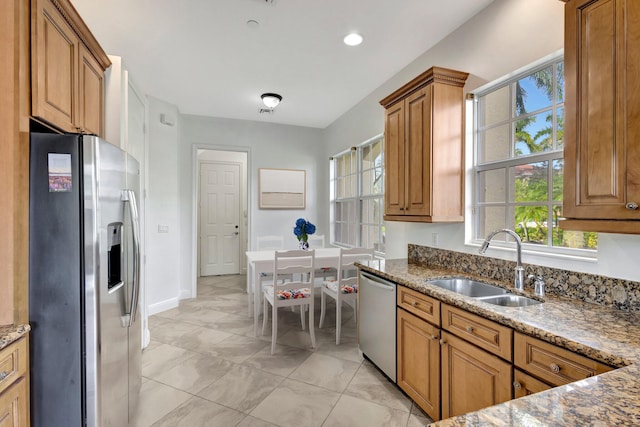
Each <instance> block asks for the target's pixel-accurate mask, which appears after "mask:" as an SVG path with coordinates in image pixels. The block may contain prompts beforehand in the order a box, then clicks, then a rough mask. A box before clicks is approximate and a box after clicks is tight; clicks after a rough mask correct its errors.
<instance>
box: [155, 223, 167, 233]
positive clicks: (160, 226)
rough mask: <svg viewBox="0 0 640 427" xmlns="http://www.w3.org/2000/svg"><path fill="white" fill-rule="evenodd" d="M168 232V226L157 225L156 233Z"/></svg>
mask: <svg viewBox="0 0 640 427" xmlns="http://www.w3.org/2000/svg"><path fill="white" fill-rule="evenodd" d="M168 232H169V226H168V225H162V224H158V233H168Z"/></svg>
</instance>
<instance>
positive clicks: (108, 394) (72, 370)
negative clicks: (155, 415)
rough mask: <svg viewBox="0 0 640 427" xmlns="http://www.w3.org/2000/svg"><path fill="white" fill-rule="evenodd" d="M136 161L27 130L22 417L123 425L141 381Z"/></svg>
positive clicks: (69, 424)
mask: <svg viewBox="0 0 640 427" xmlns="http://www.w3.org/2000/svg"><path fill="white" fill-rule="evenodd" d="M138 189H139V166H138V162H137V161H136V160H135V159H134V158H133V157H131V156H130V155H128V154H127V153H125V152H124V151H122V150H120V149H119V148H118V147H115V146H114V145H112V144H109V143H107V142H106V141H103V140H100V139H99V138H97V137H94V136H86V135H73V134H71V135H69V134H67V135H57V134H45V133H32V134H31V155H30V194H29V202H30V209H29V318H30V324H31V341H30V364H31V422H32V425H33V426H34V427H39V426H47V427H51V426H64V427H73V426H90V427H91V426H101V427H108V426H114V427H123V426H127V425H129V423H130V422H131V419H132V417H133V415H134V414H135V411H136V406H137V402H138V396H139V393H140V387H141V353H142V350H141V327H140V316H139V315H138V313H137V305H138V298H139V293H140V291H139V289H140V285H139V283H140V280H139V279H140V243H139V235H140V233H139V224H138V207H137V204H136V200H137V199H136V196H137V195H138V194H137V193H138Z"/></svg>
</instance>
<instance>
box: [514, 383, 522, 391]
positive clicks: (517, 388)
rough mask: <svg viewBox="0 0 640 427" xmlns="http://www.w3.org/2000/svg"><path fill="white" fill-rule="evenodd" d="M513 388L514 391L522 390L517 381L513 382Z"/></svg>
mask: <svg viewBox="0 0 640 427" xmlns="http://www.w3.org/2000/svg"><path fill="white" fill-rule="evenodd" d="M513 388H515V389H516V390H520V389H521V388H522V384H520V383H519V382H518V381H514V382H513Z"/></svg>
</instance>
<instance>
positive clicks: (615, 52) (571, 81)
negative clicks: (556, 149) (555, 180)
mask: <svg viewBox="0 0 640 427" xmlns="http://www.w3.org/2000/svg"><path fill="white" fill-rule="evenodd" d="M639 44H640V2H638V1H634V0H626V1H625V0H597V1H594V0H571V1H569V2H568V3H567V5H566V10H565V76H566V77H565V78H566V80H565V85H566V103H565V108H566V113H565V141H564V143H565V180H564V212H563V214H564V216H565V217H567V218H578V219H640V209H636V210H631V209H627V208H626V204H627V203H629V202H635V203H637V204H640V168H638V167H637V165H638V164H639V163H640V143H638V141H640V122H639V121H638V120H637V118H638V117H640V101H639V100H640V81H639V80H638V78H637V74H638V71H640V53H639V51H638V49H637V46H638V45H639ZM601 231H605V230H601ZM609 231H612V230H609Z"/></svg>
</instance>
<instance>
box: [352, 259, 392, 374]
mask: <svg viewBox="0 0 640 427" xmlns="http://www.w3.org/2000/svg"><path fill="white" fill-rule="evenodd" d="M359 280H360V282H359V290H358V292H359V299H360V302H359V303H358V310H359V316H360V318H359V319H358V327H359V329H360V332H359V335H358V337H359V338H358V344H359V346H360V351H362V353H363V354H364V355H365V356H366V357H367V358H368V359H369V360H371V362H373V364H375V365H376V366H377V367H378V368H379V369H380V370H381V371H382V372H384V373H385V374H386V375H387V376H388V377H389V378H390V379H391V380H393V382H396V284H395V283H393V282H390V281H388V280H385V279H382V278H380V277H377V276H374V275H373V274H370V273H367V272H365V271H360V279H359Z"/></svg>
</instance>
